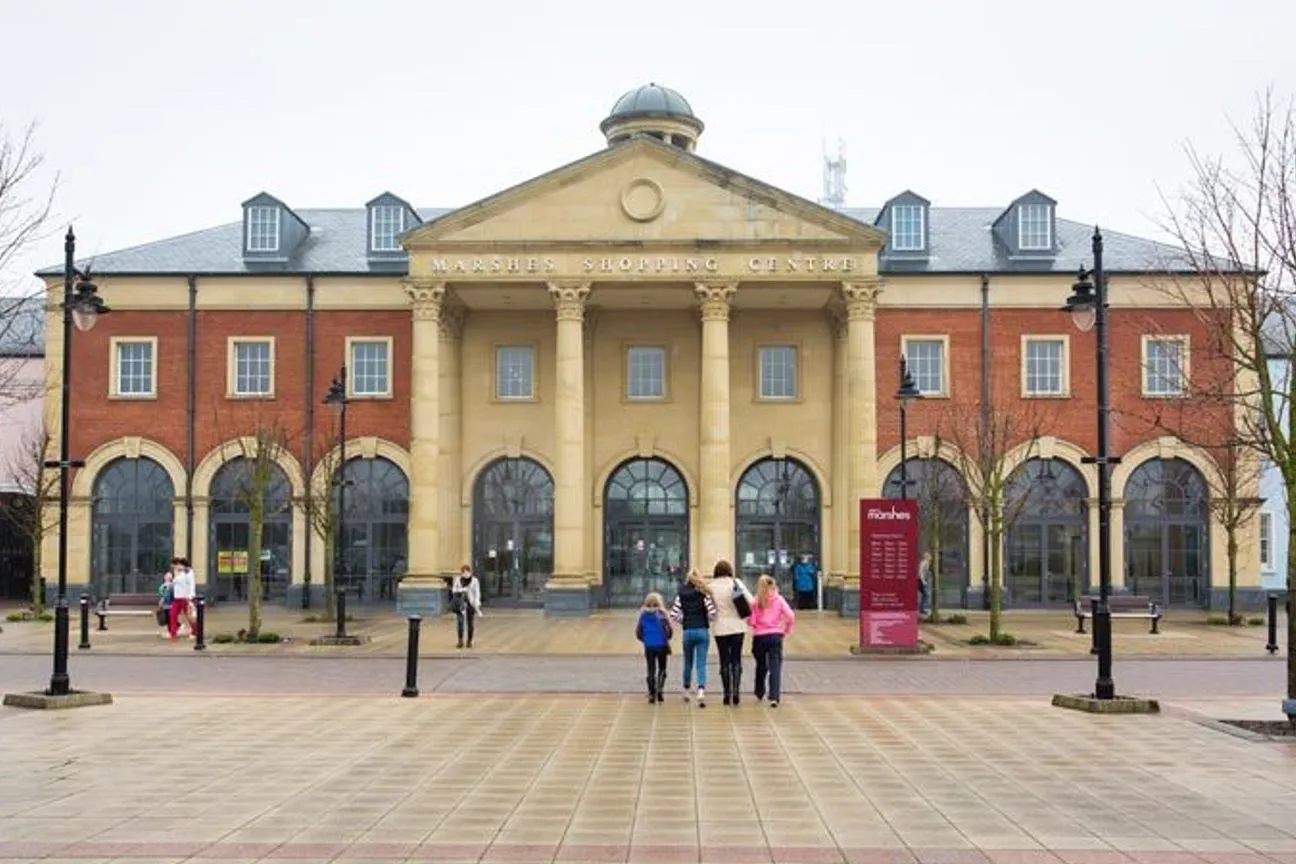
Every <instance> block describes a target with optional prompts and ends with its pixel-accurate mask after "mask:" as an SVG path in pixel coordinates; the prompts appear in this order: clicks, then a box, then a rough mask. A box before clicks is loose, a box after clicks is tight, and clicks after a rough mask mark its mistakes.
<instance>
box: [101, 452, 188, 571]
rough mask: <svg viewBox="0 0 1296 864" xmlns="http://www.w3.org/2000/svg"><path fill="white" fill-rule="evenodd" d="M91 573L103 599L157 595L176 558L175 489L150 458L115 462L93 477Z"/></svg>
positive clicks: (160, 467) (160, 468) (164, 473)
mask: <svg viewBox="0 0 1296 864" xmlns="http://www.w3.org/2000/svg"><path fill="white" fill-rule="evenodd" d="M92 494H93V496H94V503H93V505H92V508H91V534H92V538H91V547H92V548H91V561H92V564H91V569H92V574H93V575H92V578H93V580H94V583H95V590H96V593H97V594H98V595H99V596H104V595H106V594H113V593H131V594H133V593H147V592H150V591H156V590H157V586H158V583H159V582H161V580H162V574H163V573H165V572H166V570H167V569H168V568H169V567H170V563H171V558H172V557H173V556H174V555H176V554H177V552H176V550H175V549H174V548H173V543H172V535H171V529H172V524H173V521H174V498H175V487H174V486H173V484H172V483H171V477H170V475H168V474H167V472H166V469H165V468H163V467H162V466H161V465H159V464H158V463H156V462H154V461H153V460H152V459H148V458H144V457H140V458H138V459H126V458H122V459H116V460H114V461H113V462H111V463H109V464H108V465H107V466H105V467H104V469H103V470H102V471H100V472H99V475H98V476H97V477H95V482H94V489H93V493H92Z"/></svg>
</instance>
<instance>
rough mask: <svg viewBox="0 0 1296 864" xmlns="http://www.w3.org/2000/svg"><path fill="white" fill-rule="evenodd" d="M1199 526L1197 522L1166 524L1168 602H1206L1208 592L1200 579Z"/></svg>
mask: <svg viewBox="0 0 1296 864" xmlns="http://www.w3.org/2000/svg"><path fill="white" fill-rule="evenodd" d="M1204 545H1205V544H1203V543H1202V529H1201V526H1200V525H1167V526H1166V531H1165V560H1166V587H1165V602H1166V603H1167V604H1176V605H1185V606H1205V605H1206V604H1207V602H1208V601H1209V599H1210V597H1209V596H1208V595H1209V592H1208V591H1207V590H1206V585H1205V583H1204V580H1203V579H1202V576H1203V573H1204V570H1205V568H1203V567H1202V549H1203V547H1204Z"/></svg>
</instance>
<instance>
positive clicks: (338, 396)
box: [324, 364, 351, 578]
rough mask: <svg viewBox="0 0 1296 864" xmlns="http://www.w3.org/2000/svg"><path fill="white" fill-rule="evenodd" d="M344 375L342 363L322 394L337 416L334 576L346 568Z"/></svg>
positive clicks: (346, 401)
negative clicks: (336, 498)
mask: <svg viewBox="0 0 1296 864" xmlns="http://www.w3.org/2000/svg"><path fill="white" fill-rule="evenodd" d="M346 377H347V371H346V365H345V364H343V366H342V370H341V371H340V372H338V375H337V377H336V378H334V379H333V382H332V383H331V384H329V389H328V393H326V394H325V395H324V404H325V405H327V406H328V407H329V409H330V410H332V411H333V413H334V414H336V415H337V417H338V451H339V452H338V471H337V479H336V480H335V481H334V482H335V483H336V484H337V487H338V521H337V537H336V538H334V541H333V575H334V578H336V577H338V576H343V575H345V574H344V571H345V569H346V441H347V435H346V415H347V404H348V403H349V402H350V401H351V400H350V399H348V398H347V391H346Z"/></svg>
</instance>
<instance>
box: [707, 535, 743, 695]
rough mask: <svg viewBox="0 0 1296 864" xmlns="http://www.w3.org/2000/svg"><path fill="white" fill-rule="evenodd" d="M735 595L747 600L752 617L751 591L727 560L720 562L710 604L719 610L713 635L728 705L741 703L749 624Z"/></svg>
mask: <svg viewBox="0 0 1296 864" xmlns="http://www.w3.org/2000/svg"><path fill="white" fill-rule="evenodd" d="M735 592H736V593H738V594H740V595H741V596H743V597H746V598H747V601H748V604H749V605H748V607H747V608H748V614H751V613H750V610H751V606H750V603H751V592H750V591H748V590H747V586H746V585H744V584H743V583H742V581H741V580H739V579H738V578H737V577H735V576H734V571H733V565H732V564H730V563H729V562H728V561H724V560H720V561H717V562H716V565H715V569H714V571H713V572H712V576H711V601H712V602H713V603H714V604H715V607H716V616H715V618H714V619H713V620H712V622H711V633H712V635H714V636H715V643H716V650H717V651H718V652H719V654H720V683H721V684H723V685H724V704H726V705H737V704H738V696H739V692H740V691H741V689H742V688H741V684H742V649H743V635H744V634H745V633H746V632H747V624H746V622H745V621H744V620H743V617H742V616H741V615H739V614H738V607H737V606H736V605H735V603H734V595H735Z"/></svg>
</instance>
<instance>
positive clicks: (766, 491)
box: [738, 459, 819, 522]
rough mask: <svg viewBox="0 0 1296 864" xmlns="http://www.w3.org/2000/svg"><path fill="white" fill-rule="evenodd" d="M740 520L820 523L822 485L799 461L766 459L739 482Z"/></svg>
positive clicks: (758, 463)
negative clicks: (766, 518)
mask: <svg viewBox="0 0 1296 864" xmlns="http://www.w3.org/2000/svg"><path fill="white" fill-rule="evenodd" d="M738 516H739V517H740V518H741V517H744V516H781V517H785V518H788V519H811V520H814V521H816V522H817V521H818V520H819V484H818V483H816V482H815V478H814V475H813V474H811V473H810V472H809V470H807V469H806V467H805V466H804V465H802V464H801V463H800V462H798V461H796V460H795V459H762V460H761V461H760V462H757V463H756V464H755V465H752V466H751V467H750V468H748V469H747V470H746V471H744V472H743V475H742V477H741V478H740V479H739V480H738Z"/></svg>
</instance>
